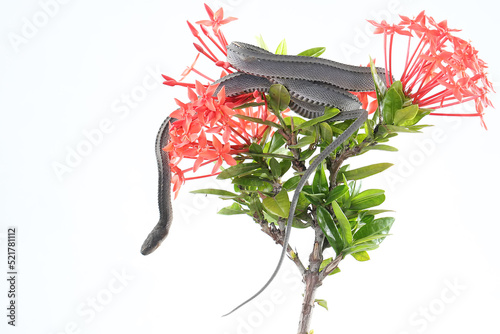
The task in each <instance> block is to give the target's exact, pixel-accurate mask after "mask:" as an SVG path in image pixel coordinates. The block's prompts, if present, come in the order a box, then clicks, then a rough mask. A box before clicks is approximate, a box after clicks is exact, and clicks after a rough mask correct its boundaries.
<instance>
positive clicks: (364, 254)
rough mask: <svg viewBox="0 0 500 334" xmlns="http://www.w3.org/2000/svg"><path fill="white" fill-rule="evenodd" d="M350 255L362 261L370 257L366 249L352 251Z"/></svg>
mask: <svg viewBox="0 0 500 334" xmlns="http://www.w3.org/2000/svg"><path fill="white" fill-rule="evenodd" d="M351 255H352V257H354V258H355V259H356V260H358V261H360V262H362V261H368V260H369V259H370V255H368V253H367V252H366V251H361V252H358V253H352V254H351Z"/></svg>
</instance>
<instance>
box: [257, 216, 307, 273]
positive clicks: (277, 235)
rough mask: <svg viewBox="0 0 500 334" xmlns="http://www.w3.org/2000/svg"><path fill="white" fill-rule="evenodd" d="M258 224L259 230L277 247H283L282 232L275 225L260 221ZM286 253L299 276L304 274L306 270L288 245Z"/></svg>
mask: <svg viewBox="0 0 500 334" xmlns="http://www.w3.org/2000/svg"><path fill="white" fill-rule="evenodd" d="M258 223H259V224H260V226H261V229H262V231H263V232H264V233H265V234H267V235H268V236H270V237H271V238H272V239H273V240H274V242H276V243H277V244H278V245H281V246H283V240H284V231H280V229H278V228H277V227H276V225H274V224H270V223H268V222H267V221H266V220H260V221H258ZM286 251H287V253H288V257H289V258H290V259H291V260H292V261H293V262H294V263H295V265H296V266H297V268H298V269H299V271H300V274H301V275H302V276H303V275H304V274H305V272H306V268H305V267H304V265H303V264H302V261H300V259H299V255H298V254H297V253H296V252H294V251H293V249H292V247H291V246H290V244H288V246H287V249H286Z"/></svg>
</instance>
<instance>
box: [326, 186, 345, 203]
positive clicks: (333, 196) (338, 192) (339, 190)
mask: <svg viewBox="0 0 500 334" xmlns="http://www.w3.org/2000/svg"><path fill="white" fill-rule="evenodd" d="M348 191H349V187H348V186H346V185H344V184H343V185H341V186H336V187H335V188H333V189H332V190H331V191H330V192H329V193H328V197H327V198H326V200H325V204H330V203H331V202H333V201H335V200H337V199H339V198H340V197H342V196H344V194H345V193H346V192H348Z"/></svg>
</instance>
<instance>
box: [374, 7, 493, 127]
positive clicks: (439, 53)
mask: <svg viewBox="0 0 500 334" xmlns="http://www.w3.org/2000/svg"><path fill="white" fill-rule="evenodd" d="M400 17H401V22H400V23H399V24H392V25H391V24H388V23H387V22H386V21H382V22H381V23H377V22H374V21H369V22H370V23H371V24H373V25H374V26H375V27H376V29H375V34H384V52H385V68H386V75H387V82H390V80H392V78H391V75H390V74H392V48H393V40H394V36H395V35H402V36H406V37H408V44H407V46H406V49H407V54H406V61H405V66H404V71H403V75H402V76H401V82H402V84H403V88H404V92H405V95H406V96H408V97H410V98H412V99H413V103H415V104H418V105H419V106H420V107H422V108H424V107H425V108H429V109H437V108H442V107H447V106H452V105H455V104H459V103H464V102H467V101H471V100H474V101H475V105H476V111H477V113H475V114H437V113H431V114H433V115H448V116H479V117H481V121H482V116H483V109H484V108H485V107H487V106H492V104H491V102H490V100H489V99H488V98H487V96H486V95H487V93H489V92H490V91H493V86H492V84H491V83H490V82H489V81H488V78H487V77H486V72H485V71H486V68H487V66H486V63H485V62H484V61H483V60H481V59H480V58H479V57H478V55H477V50H476V49H474V47H472V45H471V44H470V43H469V42H467V41H465V40H463V39H461V38H459V37H456V36H454V35H453V34H452V33H453V32H456V31H459V30H456V29H450V28H449V27H448V23H447V21H442V22H439V23H437V22H436V21H435V20H434V19H433V18H432V17H429V16H427V15H425V12H424V11H422V12H421V13H420V14H418V16H417V17H416V18H415V19H410V18H408V17H406V16H400ZM414 39H416V43H417V45H416V47H414V48H413V52H411V42H412V40H414ZM482 123H483V125H484V122H482Z"/></svg>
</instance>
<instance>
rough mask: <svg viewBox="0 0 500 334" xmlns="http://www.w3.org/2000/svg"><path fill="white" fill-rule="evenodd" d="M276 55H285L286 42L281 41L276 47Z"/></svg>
mask: <svg viewBox="0 0 500 334" xmlns="http://www.w3.org/2000/svg"><path fill="white" fill-rule="evenodd" d="M275 53H276V54H277V55H286V54H287V49H286V41H285V39H283V40H282V41H281V42H280V44H279V45H278V48H277V49H276V52H275Z"/></svg>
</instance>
